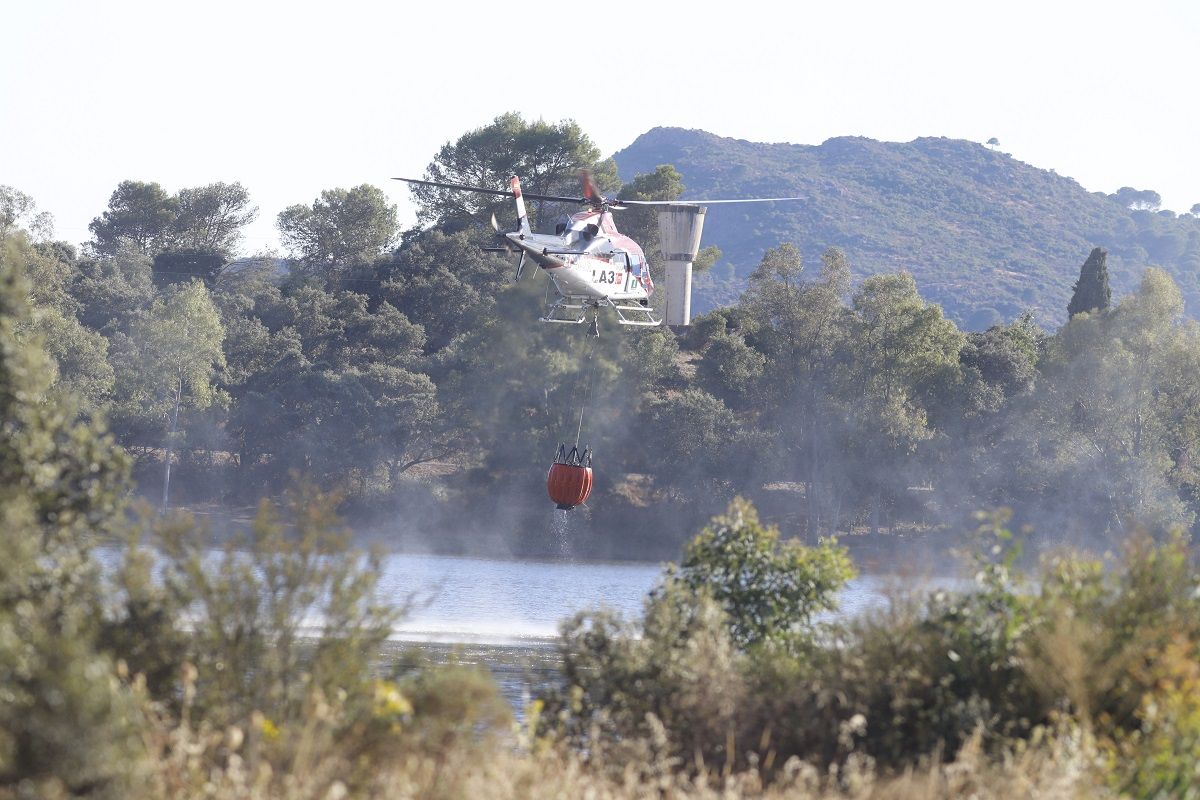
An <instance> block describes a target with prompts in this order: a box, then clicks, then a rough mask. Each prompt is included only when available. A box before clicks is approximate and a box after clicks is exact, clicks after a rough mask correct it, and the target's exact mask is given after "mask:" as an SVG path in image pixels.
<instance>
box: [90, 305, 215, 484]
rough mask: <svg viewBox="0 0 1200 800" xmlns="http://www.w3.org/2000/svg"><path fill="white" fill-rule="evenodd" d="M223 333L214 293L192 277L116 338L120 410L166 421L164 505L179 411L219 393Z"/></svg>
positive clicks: (209, 400)
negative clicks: (214, 301) (209, 291)
mask: <svg viewBox="0 0 1200 800" xmlns="http://www.w3.org/2000/svg"><path fill="white" fill-rule="evenodd" d="M224 338H225V331H224V328H223V327H222V326H221V317H220V314H219V313H218V312H217V309H216V306H214V305H213V302H212V297H211V296H210V295H209V293H208V290H207V289H206V288H205V287H204V284H202V283H199V282H195V283H191V284H188V285H187V286H183V287H180V288H178V289H176V290H174V291H172V292H171V293H169V294H168V295H167V297H166V299H165V300H164V299H160V300H156V301H155V302H154V304H153V305H152V306H151V307H150V310H149V313H148V314H147V315H146V316H145V317H141V318H139V319H137V320H135V321H134V323H133V325H132V326H131V328H130V332H129V335H128V336H126V335H121V336H119V337H117V338H116V339H115V340H114V349H116V350H117V353H116V355H115V356H114V362H115V364H114V366H115V368H116V370H117V373H118V375H119V380H118V382H117V385H118V391H119V397H118V405H119V409H118V410H119V412H121V413H123V414H126V415H131V416H133V417H135V418H142V419H145V420H162V421H163V423H164V427H165V439H164V442H163V448H164V450H165V456H164V459H163V492H162V506H163V508H166V507H167V504H168V502H169V500H170V486H171V460H172V456H173V454H174V451H175V449H176V447H177V444H178V434H179V422H180V414H181V413H182V412H183V411H184V410H187V409H197V410H200V409H205V408H208V407H209V406H210V405H212V403H213V402H214V401H216V400H217V399H218V398H219V393H218V390H217V386H216V383H215V379H216V375H217V371H218V370H220V369H223V368H224V366H225V354H224V352H223V351H222V348H221V345H222V342H223V340H224Z"/></svg>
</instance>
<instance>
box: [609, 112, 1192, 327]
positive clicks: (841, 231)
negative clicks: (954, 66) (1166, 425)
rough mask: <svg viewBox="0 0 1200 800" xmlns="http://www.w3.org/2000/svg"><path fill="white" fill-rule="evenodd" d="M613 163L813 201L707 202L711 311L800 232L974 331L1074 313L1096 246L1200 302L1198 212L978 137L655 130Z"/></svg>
mask: <svg viewBox="0 0 1200 800" xmlns="http://www.w3.org/2000/svg"><path fill="white" fill-rule="evenodd" d="M614 159H615V161H616V163H617V167H618V170H619V171H620V174H621V176H622V178H624V179H627V180H628V179H631V178H632V177H633V176H634V175H636V174H640V173H644V172H650V171H653V170H654V168H655V167H656V166H657V165H659V164H673V165H674V166H675V167H676V169H678V170H679V171H680V173H682V175H683V180H684V184H685V186H686V187H687V189H686V192H685V195H684V197H688V196H691V197H708V198H713V197H731V198H735V197H752V196H768V197H769V196H781V195H800V196H804V197H807V198H809V202H799V203H792V204H784V203H779V204H772V205H768V206H766V207H764V206H755V207H745V208H741V207H737V206H722V207H719V209H718V208H714V209H711V210H710V212H709V214H708V215H707V218H706V223H705V233H704V242H705V244H716V245H718V246H719V247H721V249H722V251H723V252H724V253H725V257H724V258H723V259H722V262H721V263H719V264H718V265H717V266H716V267H715V268H714V270H713V272H712V274H710V275H705V276H698V278H697V280H696V306H697V308H698V309H700V310H706V309H709V308H712V307H714V306H717V305H723V304H725V303H729V302H732V301H733V300H734V299H736V297H737V294H738V293H739V292H740V290H741V289H742V288H744V285H745V280H746V277H747V276H748V275H749V273H750V272H751V271H752V270H753V269H754V267H755V266H756V265H757V263H758V262H759V260H760V259H761V258H762V253H763V251H765V250H766V249H767V248H769V247H774V246H777V245H778V244H780V243H782V242H785V241H790V242H793V243H794V244H796V245H797V246H798V247H799V248H800V250H801V252H802V253H803V254H804V257H805V260H806V262H807V263H810V264H811V263H816V259H817V258H819V256H820V253H821V252H822V251H824V250H825V248H827V247H830V246H836V247H841V248H842V249H843V250H845V251H846V254H847V256H848V257H849V258H850V262H851V265H852V267H853V269H854V272H855V278H856V279H861V278H863V277H865V276H867V275H872V274H877V273H880V272H892V271H897V270H901V269H903V270H907V271H909V272H911V273H912V274H913V276H914V278H915V279H916V281H917V284H918V286H919V287H920V289H921V292H922V294H923V295H924V296H925V297H927V298H928V299H930V300H933V301H936V302H938V303H940V304H942V305H943V307H945V309H946V312H947V315H948V316H950V317H951V318H953V319H955V320H956V321H957V322H959V323H960V324H963V325H965V326H967V327H971V328H983V327H987V326H988V325H990V324H994V323H996V322H999V321H1003V320H1009V319H1012V318H1014V317H1016V316H1017V315H1018V314H1020V313H1022V312H1023V311H1025V310H1030V311H1032V312H1034V315H1035V317H1036V318H1037V319H1038V321H1039V322H1041V323H1042V324H1043V325H1051V326H1052V325H1056V324H1058V323H1061V322H1062V321H1063V320H1064V319H1065V316H1066V306H1067V301H1068V300H1069V298H1070V294H1071V287H1072V286H1073V284H1074V282H1075V280H1076V279H1077V278H1078V276H1079V267H1080V265H1081V264H1082V263H1083V261H1084V260H1085V259H1086V258H1087V255H1088V253H1089V252H1090V251H1091V249H1092V247H1095V246H1100V247H1104V248H1105V249H1106V250H1108V251H1109V273H1110V275H1111V277H1112V282H1113V288H1114V290H1115V291H1116V292H1117V293H1118V294H1123V293H1125V292H1127V291H1129V290H1131V289H1132V288H1133V287H1134V286H1135V285H1136V284H1137V281H1138V280H1139V279H1140V276H1141V273H1142V271H1143V270H1144V269H1145V267H1146V266H1148V265H1151V264H1153V265H1158V266H1162V267H1164V268H1165V269H1167V271H1168V272H1170V273H1171V274H1172V276H1173V277H1174V278H1175V280H1176V281H1177V282H1178V283H1179V285H1180V289H1181V290H1182V291H1183V293H1184V297H1185V301H1186V303H1187V308H1188V313H1189V314H1190V315H1192V316H1197V312H1198V311H1200V280H1198V275H1200V219H1196V218H1194V217H1191V216H1188V215H1182V216H1178V217H1177V216H1176V215H1175V214H1174V212H1170V211H1158V210H1153V209H1151V210H1146V209H1133V208H1129V207H1126V206H1125V205H1123V204H1122V203H1121V202H1119V201H1118V200H1116V199H1115V197H1114V196H1113V195H1106V194H1104V193H1102V192H1089V191H1088V190H1086V189H1084V188H1083V186H1081V185H1080V184H1079V183H1078V182H1077V181H1076V180H1074V179H1073V178H1070V177H1068V176H1064V175H1059V174H1057V173H1056V172H1054V171H1053V170H1049V169H1041V168H1039V167H1035V166H1033V165H1030V164H1026V163H1025V162H1022V161H1019V160H1017V159H1015V158H1013V157H1012V156H1011V155H1009V154H1006V153H1003V152H1001V151H999V150H993V149H991V148H988V147H986V146H984V145H982V144H978V143H976V142H970V141H967V140H963V139H952V138H948V137H936V136H925V137H918V138H916V139H913V140H912V141H910V142H883V141H879V140H875V139H871V138H868V137H864V136H838V137H833V138H830V139H827V140H826V141H825V142H823V143H821V144H819V145H806V144H791V143H771V144H766V143H758V142H751V141H748V140H745V139H733V138H729V137H722V136H717V135H716V134H712V133H708V132H707V131H702V130H696V129H684V128H672V127H656V128H652V129H650V130H649V131H647V132H646V133H644V134H642V135H641V136H639V137H638V138H637V139H635V140H634V142H633V143H631V144H630V145H629V146H628V147H626V148H624V149H622V150H620V151H618V152H617V153H616V154H614ZM785 206H787V207H786V208H785ZM797 206H799V207H797Z"/></svg>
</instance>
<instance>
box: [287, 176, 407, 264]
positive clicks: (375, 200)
mask: <svg viewBox="0 0 1200 800" xmlns="http://www.w3.org/2000/svg"><path fill="white" fill-rule="evenodd" d="M276 225H277V227H278V228H279V236H280V239H281V240H282V241H283V246H284V247H286V248H288V250H290V251H291V252H292V253H293V254H294V255H295V256H296V257H297V258H299V259H300V260H301V262H302V263H303V265H304V267H305V268H306V269H307V270H308V271H309V272H310V273H311V274H313V275H317V276H326V275H330V274H336V273H337V272H338V271H341V270H345V269H348V268H349V267H352V266H355V265H357V264H361V263H370V262H372V261H374V260H375V259H376V258H377V257H379V256H380V255H381V254H382V253H383V252H384V250H386V249H387V248H388V247H390V246H391V245H392V244H393V242H395V239H396V235H397V233H398V232H399V225H398V223H397V222H396V207H395V206H394V205H388V202H387V195H385V194H384V193H383V192H382V191H380V190H379V189H378V188H377V187H375V186H371V185H369V184H365V183H364V184H363V185H361V186H355V187H354V188H352V189H326V190H325V191H323V192H321V196H320V197H318V198H317V199H316V200H314V201H313V203H312V205H311V206H306V205H294V206H288V207H287V208H285V209H284V210H283V211H281V212H279V218H278V220H277V222H276Z"/></svg>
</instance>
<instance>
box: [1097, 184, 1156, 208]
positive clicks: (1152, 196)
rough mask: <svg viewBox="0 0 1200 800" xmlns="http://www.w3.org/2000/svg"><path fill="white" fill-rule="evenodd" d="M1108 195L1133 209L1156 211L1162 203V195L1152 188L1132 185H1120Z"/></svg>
mask: <svg viewBox="0 0 1200 800" xmlns="http://www.w3.org/2000/svg"><path fill="white" fill-rule="evenodd" d="M1109 197H1111V198H1113V199H1114V200H1116V201H1117V202H1118V203H1120V204H1121V205H1123V206H1125V207H1126V208H1131V209H1133V210H1134V211H1157V210H1158V208H1159V206H1161V205H1162V196H1161V195H1160V194H1159V193H1158V192H1156V191H1154V190H1153V189H1134V188H1133V187H1132V186H1122V187H1121V188H1120V189H1117V191H1116V192H1115V193H1113V194H1111V195H1109Z"/></svg>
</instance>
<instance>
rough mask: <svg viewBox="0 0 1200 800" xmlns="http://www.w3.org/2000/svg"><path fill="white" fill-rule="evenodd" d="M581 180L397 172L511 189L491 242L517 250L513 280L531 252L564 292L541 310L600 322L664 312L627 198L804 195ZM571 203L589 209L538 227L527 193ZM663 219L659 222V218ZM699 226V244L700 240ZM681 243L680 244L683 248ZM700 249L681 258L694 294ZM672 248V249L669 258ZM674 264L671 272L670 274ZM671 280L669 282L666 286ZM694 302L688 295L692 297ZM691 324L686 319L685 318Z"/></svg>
mask: <svg viewBox="0 0 1200 800" xmlns="http://www.w3.org/2000/svg"><path fill="white" fill-rule="evenodd" d="M580 178H581V181H582V184H583V196H582V197H563V196H559V195H547V194H532V193H524V192H522V190H521V180H520V178H519V177H517V176H516V175H514V176H512V177H511V178H509V180H508V187H509V188H508V189H489V188H485V187H482V186H468V185H465V184H460V183H446V182H443V181H432V180H424V179H418V178H394V179H393V180H398V181H404V182H406V183H412V184H418V185H422V186H436V187H439V188H443V189H459V190H462V191H467V192H477V193H480V194H491V195H497V196H502V197H512V198H513V199H514V200H515V201H516V207H517V229H516V230H515V231H501V230H500V226H499V223H497V221H496V216H495V214H493V215H492V220H491V221H492V228H493V229H495V231H496V233H497V234H499V235H500V236H501V237H502V238H503V240H504V246H503V247H499V248H485V249H487V250H489V251H492V252H508V253H511V254H519V257H518V261H517V269H516V275H515V277H514V281H520V280H521V274H522V271H523V270H524V268H525V262H526V259H527V258H528V259H532V260H533V262H534V263H535V264H537V265H538V267H540V268H541V269H542V270H544V271H545V272H546V274H547V275H548V276H549V277H550V280H551V281H552V283H553V284H554V288H555V289H556V290H557V293H558V296H557V298H556V299H555V300H554V302H553V303H551V304H550V306H549V308H548V309H547V310H546V313H545V314H544V315H543V316H542V317H541V318H540V319H541V321H542V322H551V323H563V324H580V323H582V322H584V321H585V320H586V318H587V314H588V311H589V310H591V311H592V312H593V328H594V329H597V328H596V326H597V322H596V318H597V316H598V314H599V310H600V309H602V308H603V309H611V310H612V311H613V312H615V314H616V318H617V322H618V323H620V324H621V325H631V326H647V327H652V326H657V325H661V324H662V319H661V318H659V317H656V316H655V312H654V309H653V308H652V307H651V306H650V297H651V295H653V294H654V281H653V280H652V279H651V277H650V264H649V262H648V261H647V259H646V255H645V253H644V252H643V251H642V248H641V247H640V246H639V245H638V243H637V242H635V241H633V239H630V238H629V237H628V236H625V235H623V234H622V233H620V232H619V231H618V230H617V226H616V224H615V222H614V220H613V215H612V212H613V211H622V210H624V209H626V208H628V207H629V206H659V207H667V208H674V209H676V210H689V211H691V212H693V216H696V215H702V214H704V212H705V210H706V209H705V208H703V205H705V204H714V203H766V202H775V201H783V200H802V199H804V198H800V197H754V198H741V199H732V200H618V199H614V198H608V197H605V196H604V195H602V194H601V193H600V192H599V191H598V190H597V188H596V185H595V183H594V182H593V180H592V177H591V173H589V172H588V171H587V170H584V171H582V173H581V175H580ZM526 198H529V199H530V200H543V201H549V202H556V203H569V204H575V205H579V206H583V207H584V208H583V210H581V211H579V212H577V213H575V214H571V215H565V216H564V217H563V218H561V219H560V220H559V221H558V223H557V224H556V225H555V231H554V233H553V234H549V233H534V232H533V230H532V228H531V227H530V225H529V217H528V215H527V214H526V211H525V199H526ZM660 225H661V222H660ZM699 233H700V231H699V228H698V227H696V228H695V232H694V236H692V237H691V238H693V239H694V245H693V250H694V247H695V246H698V245H699V238H700V237H699ZM677 249H678V248H677ZM694 256H695V253H694V252H693V253H691V254H690V255H687V254H684V255H683V256H679V257H678V258H677V260H680V259H682V260H686V261H687V262H688V270H687V282H686V287H685V288H684V291H685V292H686V293H687V295H688V299H689V301H690V292H691V270H690V262H691V260H692V258H693V257H694ZM670 257H671V255H669V256H668V258H670ZM670 279H671V272H670V271H669V272H668V281H670ZM668 288H670V287H668ZM689 305H690V302H689ZM684 324H686V322H684Z"/></svg>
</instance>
